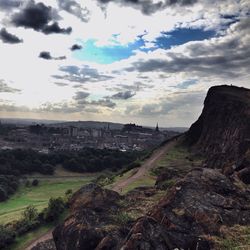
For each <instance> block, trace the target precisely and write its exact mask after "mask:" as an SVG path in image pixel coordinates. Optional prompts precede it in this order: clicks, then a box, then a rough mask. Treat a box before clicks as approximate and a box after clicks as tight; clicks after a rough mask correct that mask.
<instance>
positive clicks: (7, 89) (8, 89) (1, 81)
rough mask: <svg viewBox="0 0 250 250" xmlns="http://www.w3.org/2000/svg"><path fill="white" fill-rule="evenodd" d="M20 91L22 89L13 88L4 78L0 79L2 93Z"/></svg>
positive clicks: (0, 91)
mask: <svg viewBox="0 0 250 250" xmlns="http://www.w3.org/2000/svg"><path fill="white" fill-rule="evenodd" d="M20 91H21V90H20V89H16V88H11V87H10V86H8V85H7V84H6V83H5V82H4V80H0V93H19V92H20Z"/></svg>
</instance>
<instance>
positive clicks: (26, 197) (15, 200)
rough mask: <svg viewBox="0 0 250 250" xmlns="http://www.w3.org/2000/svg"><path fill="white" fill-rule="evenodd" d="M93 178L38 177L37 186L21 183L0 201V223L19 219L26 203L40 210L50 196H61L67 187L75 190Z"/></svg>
mask: <svg viewBox="0 0 250 250" xmlns="http://www.w3.org/2000/svg"><path fill="white" fill-rule="evenodd" d="M93 178H94V176H70V177H62V176H55V177H53V176H52V177H43V178H41V177H39V178H38V179H39V185H38V186H37V187H25V186H24V185H21V186H20V188H19V189H18V191H17V192H16V193H15V194H14V195H13V196H11V198H10V199H8V200H7V201H5V202H1V203H0V223H1V224H5V223H8V222H11V221H13V220H16V219H19V218H20V216H21V214H22V212H23V210H24V209H25V208H26V207H27V206H28V205H34V206H35V207H36V208H37V209H38V211H41V210H42V209H43V208H45V207H46V206H47V204H48V201H49V199H50V198H51V197H59V196H63V195H64V194H65V191H66V190H68V189H72V191H76V190H77V189H79V188H80V187H81V186H83V185H85V184H87V183H89V182H90V181H91V180H93Z"/></svg>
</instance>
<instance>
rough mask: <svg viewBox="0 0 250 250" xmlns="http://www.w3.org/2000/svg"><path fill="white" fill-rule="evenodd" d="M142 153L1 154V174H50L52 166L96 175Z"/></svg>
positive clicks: (19, 150)
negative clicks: (95, 173)
mask: <svg viewBox="0 0 250 250" xmlns="http://www.w3.org/2000/svg"><path fill="white" fill-rule="evenodd" d="M142 155H143V153H141V152H121V151H118V150H109V149H103V150H101V149H91V148H85V149H82V150H81V151H77V152H53V153H50V154H42V153H38V152H36V151H33V150H30V149H16V150H4V151H0V174H1V175H15V176H18V175H21V174H28V173H32V172H39V173H41V174H53V172H54V166H56V165H58V164H62V166H63V167H64V168H66V169H68V170H71V171H77V172H98V171H102V170H104V169H110V170H112V171H115V170H118V169H120V168H121V167H122V166H125V165H127V164H129V163H131V162H133V161H135V160H136V159H138V158H139V157H141V156H142Z"/></svg>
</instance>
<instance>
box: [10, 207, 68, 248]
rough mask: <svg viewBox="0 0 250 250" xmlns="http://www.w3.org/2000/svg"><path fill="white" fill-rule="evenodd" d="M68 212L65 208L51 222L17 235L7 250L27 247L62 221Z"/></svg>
mask: <svg viewBox="0 0 250 250" xmlns="http://www.w3.org/2000/svg"><path fill="white" fill-rule="evenodd" d="M67 214H68V211H67V210H66V211H65V212H64V213H63V214H61V216H60V218H59V219H58V220H57V221H55V222H53V223H49V224H46V225H41V226H40V227H39V228H37V229H35V230H32V231H30V232H28V233H25V234H24V235H22V236H19V237H17V238H16V240H15V243H13V244H12V245H11V246H9V248H8V249H9V250H23V249H25V248H26V247H28V246H29V245H30V244H32V242H33V241H34V239H38V238H40V237H42V236H43V235H45V234H46V233H47V232H49V231H50V230H52V229H53V228H54V227H55V226H56V225H57V224H58V222H60V221H63V220H64V219H65V218H66V216H67Z"/></svg>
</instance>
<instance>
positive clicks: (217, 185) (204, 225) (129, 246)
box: [122, 168, 250, 250]
mask: <svg viewBox="0 0 250 250" xmlns="http://www.w3.org/2000/svg"><path fill="white" fill-rule="evenodd" d="M249 223H250V193H249V191H246V190H244V189H241V188H239V187H237V186H236V185H234V184H233V183H232V181H231V180H230V179H229V178H228V177H226V176H225V175H223V174H221V173H220V172H219V171H218V170H214V169H207V168H197V169H195V170H193V171H192V172H190V173H189V174H188V175H186V177H185V178H184V179H183V180H181V181H180V182H178V183H177V184H176V185H175V186H174V187H173V188H172V189H171V190H169V191H168V193H167V195H166V196H165V197H164V198H162V200H161V201H160V202H159V204H157V205H156V206H155V208H154V209H153V210H152V211H151V212H150V213H149V214H148V215H147V216H144V217H142V218H140V219H139V220H138V221H137V222H136V223H135V225H134V226H133V228H132V230H131V231H130V234H129V235H128V237H127V240H126V242H125V243H124V244H123V247H122V249H123V250H133V249H138V250H154V249H159V250H160V249H175V248H177V249H190V250H192V249H194V250H197V249H202V250H206V249H211V248H212V245H213V243H212V242H210V240H209V235H219V233H220V227H221V226H222V225H224V226H225V225H227V226H231V225H234V224H240V225H246V224H249Z"/></svg>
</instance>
